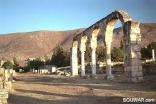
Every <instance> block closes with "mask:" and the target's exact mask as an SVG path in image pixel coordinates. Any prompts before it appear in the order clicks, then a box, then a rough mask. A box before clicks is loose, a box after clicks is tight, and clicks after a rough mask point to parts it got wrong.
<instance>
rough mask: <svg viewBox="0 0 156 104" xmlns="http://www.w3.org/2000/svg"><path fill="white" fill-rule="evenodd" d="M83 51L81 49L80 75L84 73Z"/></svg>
mask: <svg viewBox="0 0 156 104" xmlns="http://www.w3.org/2000/svg"><path fill="white" fill-rule="evenodd" d="M84 53H85V52H84V51H81V76H84V75H85V57H84Z"/></svg>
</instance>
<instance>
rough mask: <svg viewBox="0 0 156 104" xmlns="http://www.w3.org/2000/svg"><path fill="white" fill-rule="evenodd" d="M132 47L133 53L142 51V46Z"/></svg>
mask: <svg viewBox="0 0 156 104" xmlns="http://www.w3.org/2000/svg"><path fill="white" fill-rule="evenodd" d="M131 47H132V51H134V52H138V51H139V52H140V51H141V45H138V44H136V45H132V46H131Z"/></svg>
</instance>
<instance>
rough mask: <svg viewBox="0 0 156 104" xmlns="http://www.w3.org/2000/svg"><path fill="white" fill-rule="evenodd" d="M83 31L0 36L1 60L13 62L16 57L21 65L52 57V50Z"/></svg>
mask: <svg viewBox="0 0 156 104" xmlns="http://www.w3.org/2000/svg"><path fill="white" fill-rule="evenodd" d="M79 31H81V29H77V30H69V31H34V32H26V33H13V34H5V35H0V59H2V58H3V59H5V60H12V58H13V57H16V58H17V60H18V61H19V62H20V63H23V64H24V60H26V59H28V58H34V57H39V56H40V57H43V56H45V55H47V56H48V57H51V55H52V50H53V49H54V48H55V46H56V45H58V44H61V43H62V42H64V41H65V40H67V39H68V38H69V37H71V36H74V35H76V34H77V32H79Z"/></svg>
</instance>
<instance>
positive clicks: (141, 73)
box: [131, 71, 143, 77]
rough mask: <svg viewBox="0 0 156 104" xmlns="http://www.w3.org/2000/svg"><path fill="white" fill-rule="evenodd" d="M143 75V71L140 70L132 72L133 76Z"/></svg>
mask: <svg viewBox="0 0 156 104" xmlns="http://www.w3.org/2000/svg"><path fill="white" fill-rule="evenodd" d="M142 76H143V72H140V71H132V72H131V77H142Z"/></svg>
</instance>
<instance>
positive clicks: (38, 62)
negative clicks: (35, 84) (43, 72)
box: [26, 59, 44, 70]
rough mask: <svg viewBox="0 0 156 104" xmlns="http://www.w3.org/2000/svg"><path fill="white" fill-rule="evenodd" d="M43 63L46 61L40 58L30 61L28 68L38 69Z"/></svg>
mask: <svg viewBox="0 0 156 104" xmlns="http://www.w3.org/2000/svg"><path fill="white" fill-rule="evenodd" d="M42 65H44V62H43V61H41V60H39V59H36V60H32V61H29V62H28V64H27V66H26V68H28V69H33V68H34V69H36V70H38V67H39V66H42Z"/></svg>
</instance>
